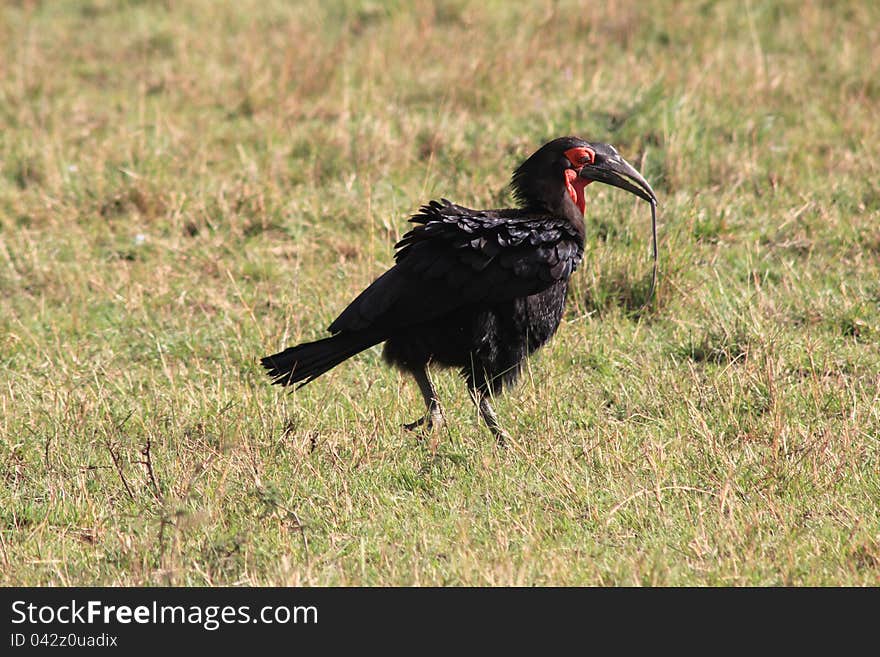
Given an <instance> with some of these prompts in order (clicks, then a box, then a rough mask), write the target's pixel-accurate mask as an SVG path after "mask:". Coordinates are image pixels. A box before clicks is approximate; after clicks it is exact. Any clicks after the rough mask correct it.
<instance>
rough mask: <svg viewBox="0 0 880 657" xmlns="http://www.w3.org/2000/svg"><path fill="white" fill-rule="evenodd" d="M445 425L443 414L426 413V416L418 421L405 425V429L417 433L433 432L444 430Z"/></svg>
mask: <svg viewBox="0 0 880 657" xmlns="http://www.w3.org/2000/svg"><path fill="white" fill-rule="evenodd" d="M445 425H446V418H444V417H443V413H441V412H439V411H438V412H434V413H425V415H423V416H422V417H420V418H419V419H418V420H416V421H414V422H408V423H407V424H404V425H403V428H404V429H406V430H407V431H417V430H419V429H426V430H427V431H433V430H434V429H442V428H443V427H444V426H445Z"/></svg>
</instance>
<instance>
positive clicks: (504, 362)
mask: <svg viewBox="0 0 880 657" xmlns="http://www.w3.org/2000/svg"><path fill="white" fill-rule="evenodd" d="M603 159H607V160H608V163H609V164H607V165H603V164H602V162H600V160H603ZM619 163H622V164H624V165H625V164H626V163H625V162H624V161H623V160H622V158H620V157H619V156H618V155H617V154H616V151H614V149H613V148H611V147H610V146H607V145H605V144H590V143H588V142H585V141H583V140H581V139H578V138H576V137H563V138H560V139H556V140H554V141H552V142H549V143H548V144H545V145H544V146H543V147H542V148H541V149H539V150H538V151H537V152H536V153H535V154H533V155H532V156H531V157H530V158H529V159H527V160H526V161H525V162H524V163H523V164H522V165H521V166H520V167H519V168H518V169H517V170H516V171H515V172H514V176H513V181H512V183H511V186H512V189H513V194H514V197H515V198H516V199H517V200H518V202H519V204H520V207H519V208H515V209H502V210H472V209H470V208H466V207H463V206H460V205H456V204H454V203H452V202H450V201H448V200H446V199H443V200H441V201H431V202H430V203H428V204H427V205H424V206H423V207H422V208H421V210H420V212H419V213H418V214H416V215H415V216H413V217H412V218H411V219H410V221H411V222H412V223H414V224H415V226H414V227H413V228H412V229H411V230H410V231H409V232H408V233H407V234H406V235H404V237H403V238H402V239H401V240H400V242H398V244H397V245H396V248H397V252H396V255H395V265H394V266H393V267H391V268H390V269H389V270H388V271H386V272H385V273H384V274H382V275H381V276H380V277H379V278H377V279H376V280H375V281H374V282H373V283H372V284H371V285H370V286H369V287H367V289H365V290H364V291H363V292H362V293H361V294H360V295H359V296H358V297H357V298H356V299H355V300H354V301H352V302H351V303H350V304H349V306H348V307H347V308H346V309H345V310H344V311H343V312H342V314H340V315H339V317H337V318H336V320H335V321H334V322H333V323H332V324H331V325H330V326H329V328H328V330H329V332H330V333H331V334H332V335H331V337H329V338H325V339H323V340H318V341H316V342H310V343H304V344H301V345H298V346H295V347H290V348H288V349H286V350H284V351H282V352H280V353H278V354H274V355H272V356H267V357H265V358H263V359H262V363H263V365H264V366H265V367H266V368H267V370H268V373H269V375H270V376H271V377H273V379H274V381H273V382H274V383H277V384H281V385H290V384H293V383H300V385H301V386H302V385H305V384H307V383H309V382H310V381H312V380H314V379H315V378H316V377H318V376H320V375H321V374H323V373H325V372H326V371H327V370H329V369H331V368H333V367H335V366H336V365H338V364H339V363H341V362H342V361H344V360H346V359H348V358H350V357H351V356H353V355H355V354H357V353H358V352H360V351H363V350H364V349H367V348H368V347H371V346H373V345H375V344H378V343H380V342H385V348H384V353H383V355H384V358H385V360H386V361H387V362H388V363H390V364H392V365H394V366H396V367H397V368H399V369H401V370H403V371H406V372H410V373H411V374H413V376H414V377H415V378H416V381H417V383H418V384H419V388H420V390H421V392H422V394H423V396H424V399H425V403H426V406H427V413H426V415H425V416H424V417H423V418H421V419H420V420H417V421H416V422H414V423H412V424H411V425H407V426H408V427H409V428H414V427H416V426H419V425H422V424H427V425H429V426H431V425H437V424H440V423H442V421H443V415H442V411H441V409H440V404H439V401H438V400H437V396H436V392H435V390H434V387H433V384H432V383H431V380H430V377H429V375H428V365H429V364H435V365H440V366H443V367H453V368H457V369H458V370H459V371H460V372H461V374H462V376H463V377H464V379H465V380H466V381H467V384H468V388H469V390H470V392H471V395H472V397H473V399H474V402H475V403H476V404H477V406H478V407H479V409H480V412H481V414H482V416H483V418H484V420H485V422H486V424H487V425H488V426H489V428H490V429H491V430H492V432H493V434H494V435H495V436H496V438H498V439H499V440H503V439H504V438H505V435H506V434H505V433H504V431H503V430H502V429H501V427H500V426H499V424H498V421H497V418H496V416H495V413H494V411H493V409H492V406H491V404H490V398H491V396H493V395H496V394H499V393H500V392H501V391H502V390H503V389H504V388H505V387H506V386H509V385H511V384H513V383H514V382H515V381H516V380H517V377H518V375H519V373H520V371H521V369H522V366H523V363H524V361H525V359H526V357H527V356H528V355H529V354H531V353H533V352H534V351H535V350H537V349H538V348H540V347H541V346H542V345H543V344H545V343H546V342H547V340H549V339H550V337H552V336H553V334H554V333H555V332H556V329H557V328H558V327H559V323H560V321H561V319H562V314H563V310H564V307H565V299H566V293H567V290H568V281H569V278H570V276H571V275H572V273H573V272H574V271H575V270H576V269H577V268H578V265H579V264H580V262H581V258H582V257H583V249H584V220H583V208H584V199H583V192H584V188H585V187H586V185H587V184H589V183H590V182H591V181H592V180H597V179H601V180H602V181H603V182H608V183H609V184H614V185H617V186H620V187H625V188H627V187H626V185H625V184H620V183H619V182H615V180H613V179H604V178H602V177H599V176H594V175H586V174H585V173H584V171H585V170H586V169H588V168H590V169H591V170H594V171H601V172H602V176H604V177H605V178H607V177H608V176H609V175H610V174H609V173H608V171H609V169H611V168H614V167H612V166H611V164H614V165H615V166H617V165H619ZM626 166H627V167H628V166H629V165H626ZM617 168H620V167H619V166H618V167H617ZM623 173H625V175H626V176H627V177H628V178H629V180H636V182H639V186H640V187H642V189H644V188H645V187H646V186H647V183H646V182H644V179H642V178H641V176H639V175H638V173H637V172H635V170H634V169H632V168H631V167H629V170H626V171H623ZM632 174H635V176H633V175H632ZM620 180H621V181H624V180H625V179H623V178H621V179H620ZM626 182H628V181H626ZM641 183H644V185H642V184H641ZM630 184H631V183H630ZM647 190H648V192H650V197H651V198H653V192H651V191H650V187H649V186H647ZM630 191H632V190H630ZM636 193H638V192H636ZM640 195H641V196H643V197H645V198H647V196H646V195H645V193H643V194H640Z"/></svg>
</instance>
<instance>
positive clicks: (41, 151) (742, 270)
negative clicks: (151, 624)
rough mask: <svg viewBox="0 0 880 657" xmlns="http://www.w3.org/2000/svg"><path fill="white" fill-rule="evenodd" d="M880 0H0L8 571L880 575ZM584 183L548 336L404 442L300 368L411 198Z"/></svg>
mask: <svg viewBox="0 0 880 657" xmlns="http://www.w3.org/2000/svg"><path fill="white" fill-rule="evenodd" d="M878 26H880V5H878V4H877V3H870V2H850V3H848V2H830V1H827V2H818V1H817V2H805V3H801V2H793V1H792V2H771V1H764V0H745V1H743V2H733V1H731V2H721V1H719V2H711V1H705V2H651V3H639V2H622V3H621V2H609V3H594V2H589V3H586V2H585V3H583V4H578V3H572V2H565V1H560V2H531V3H508V2H501V1H500V0H496V1H489V2H485V1H484V2H474V3H466V2H459V1H457V0H451V1H446V2H439V3H430V2H418V3H415V4H410V3H404V2H387V3H383V2H367V1H364V2H359V1H353V0H352V1H344V2H336V3H324V2H317V1H314V2H313V1H307V2H295V3H285V2H278V1H268V2H263V1H258V0H246V1H244V2H236V3H232V2H230V3H222V2H209V1H208V0H203V1H200V2H197V1H194V2H187V3H171V2H160V1H156V2H148V1H142V2H135V1H130V2H122V1H120V2H114V1H111V0H100V1H99V0H91V1H87V0H83V1H77V2H64V1H62V2H38V1H26V0H20V1H17V2H5V3H3V5H2V9H0V44H2V46H0V55H2V62H0V160H2V161H0V166H2V171H0V563H2V568H0V584H4V585H44V584H60V585H97V584H112V585H116V584H119V585H166V584H167V585H219V584H250V585H270V584H273V585H337V584H344V585H410V584H416V585H509V584H523V585H549V584H560V585H639V584H646V585H880V509H878V504H880V349H878V345H880V183H878V180H880V159H878V156H877V147H878V144H880V120H878V116H880V27H878ZM569 133H575V134H579V135H581V136H583V137H585V138H588V139H592V140H597V141H608V142H611V143H614V144H615V145H616V146H617V147H618V148H619V150H620V151H621V153H623V154H624V156H625V157H627V159H629V160H630V161H631V162H633V163H634V164H635V165H636V166H637V167H639V168H640V169H641V170H642V172H643V173H644V174H645V176H646V177H647V178H648V180H650V181H651V183H652V184H653V186H654V188H655V190H656V191H657V193H658V195H659V196H660V199H661V206H660V221H661V226H660V238H661V259H662V260H661V274H660V282H659V288H658V294H657V297H656V299H655V300H654V301H653V303H652V304H651V306H650V307H649V308H648V309H647V310H644V309H642V308H641V305H642V302H643V301H644V300H645V296H646V292H647V288H648V282H649V278H650V241H649V237H650V215H649V211H648V207H647V205H646V204H644V203H641V204H637V203H636V201H635V200H634V198H633V197H631V196H629V195H627V194H625V193H623V192H620V191H618V190H612V189H611V188H607V187H606V188H600V186H599V185H594V186H592V187H590V189H589V192H590V195H589V198H588V206H587V225H588V239H587V247H586V255H585V261H584V264H583V265H582V267H581V269H580V270H579V271H578V273H577V274H576V275H575V278H574V287H573V290H572V293H571V296H570V301H569V306H568V310H567V314H566V317H565V320H564V322H563V325H562V327H561V328H560V331H559V333H558V334H557V336H556V338H555V339H554V340H553V341H552V342H551V343H550V345H549V346H548V347H547V348H546V349H545V350H544V351H542V352H541V353H539V354H538V355H536V357H534V358H533V359H532V360H531V361H530V363H529V368H528V370H527V372H526V375H525V377H524V380H523V382H522V384H521V385H520V386H519V387H518V388H517V389H515V390H513V391H512V392H511V393H510V394H509V395H507V396H506V397H504V398H502V399H501V400H499V401H498V403H497V404H496V408H497V410H498V412H499V415H500V417H501V418H502V421H503V424H504V425H505V427H506V428H507V430H508V431H509V432H510V433H511V434H512V435H513V437H514V440H513V441H512V443H511V444H510V445H509V446H508V448H507V449H498V448H496V446H495V444H494V441H493V439H492V437H491V435H490V434H489V433H488V432H487V431H486V429H485V427H483V426H482V424H481V423H480V422H479V421H478V418H477V417H476V414H475V411H474V409H473V407H472V405H471V404H470V401H469V399H468V396H467V393H466V390H465V387H464V385H463V384H462V382H461V381H460V380H459V379H458V377H457V376H456V375H454V374H452V373H445V374H441V375H439V376H438V377H437V379H438V381H437V382H438V386H439V390H440V395H441V397H442V399H443V400H444V402H445V407H446V413H447V418H448V420H449V422H450V427H449V428H448V429H447V430H445V431H443V432H442V433H439V434H437V435H435V436H433V437H428V438H426V439H425V440H419V439H418V438H417V437H415V436H413V435H412V434H409V433H407V432H404V431H402V430H401V428H400V425H401V424H402V423H404V422H406V421H409V420H412V419H414V417H415V416H416V415H418V414H420V412H421V411H422V406H421V401H420V396H419V394H418V391H417V389H416V388H415V385H413V383H412V382H411V381H409V380H407V379H404V378H403V377H402V376H400V375H398V374H397V373H396V372H394V371H391V370H389V369H388V368H386V367H384V366H383V365H382V364H381V361H380V356H379V350H378V348H375V349H373V350H370V351H369V352H366V353H365V354H362V355H361V356H359V357H358V358H356V359H353V360H352V361H349V362H348V363H346V364H344V365H342V366H340V367H339V368H338V369H336V370H334V371H333V372H332V373H330V374H329V375H327V376H326V377H324V378H322V379H321V380H320V381H318V382H316V383H314V384H312V385H311V386H309V387H308V388H305V389H303V390H301V391H298V392H297V393H295V394H292V395H287V394H285V393H284V392H283V391H281V390H279V389H278V388H277V387H272V386H270V385H269V382H268V379H267V378H266V377H265V376H264V375H263V373H262V371H261V369H260V367H259V366H258V362H257V359H258V358H259V357H260V356H263V355H266V354H268V353H272V352H274V351H277V350H278V349H279V348H281V347H284V346H287V345H290V344H293V343H295V342H297V341H300V340H305V339H313V338H317V337H319V336H321V335H322V332H323V330H324V327H326V326H327V325H328V324H329V323H330V321H331V320H332V319H333V318H334V317H335V316H336V313H337V312H338V311H340V310H341V309H342V308H343V307H344V305H345V304H346V302H347V301H349V300H350V299H351V298H352V297H353V295H354V294H356V293H357V292H358V291H359V290H360V289H362V288H363V287H364V286H365V285H366V284H367V283H369V282H370V281H371V280H372V279H373V277H375V276H377V275H378V274H379V273H381V272H382V271H383V270H384V269H385V268H386V267H387V266H388V265H389V264H390V263H391V262H392V253H393V248H392V245H393V243H394V242H395V240H396V239H397V238H398V237H400V236H401V235H402V233H403V232H404V231H405V230H406V229H407V226H408V224H407V223H406V219H407V217H408V215H409V214H410V213H412V212H413V211H414V210H416V209H417V207H418V206H419V205H420V204H421V203H423V202H424V201H426V200H428V199H430V198H435V197H441V196H444V197H448V198H450V199H453V200H455V201H457V202H459V203H462V204H464V205H469V206H472V207H484V206H495V207H497V206H499V205H504V204H507V203H509V201H510V199H509V196H508V191H507V188H506V184H507V182H508V179H509V175H510V171H511V170H512V168H513V167H514V166H515V165H516V164H517V163H518V162H519V161H520V160H521V159H523V158H524V157H525V156H527V155H528V154H529V153H531V152H532V151H533V150H534V149H536V148H537V147H538V146H539V145H541V144H542V143H543V142H544V141H546V140H547V139H549V138H552V137H556V136H560V135H564V134H569Z"/></svg>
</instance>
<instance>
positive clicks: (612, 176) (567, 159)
mask: <svg viewBox="0 0 880 657" xmlns="http://www.w3.org/2000/svg"><path fill="white" fill-rule="evenodd" d="M593 181H598V182H603V183H605V184H607V185H613V186H614V187H620V188H621V189H625V190H626V191H628V192H631V193H633V194H635V195H636V196H638V197H640V198H643V199H645V200H646V201H648V202H655V201H656V200H657V196H656V195H655V194H654V190H653V189H651V186H650V185H649V184H648V181H647V180H645V179H644V178H643V177H642V175H641V174H640V173H639V172H638V171H636V169H635V167H633V166H632V165H631V164H629V163H628V162H627V161H626V160H624V159H623V158H622V157H621V156H620V154H619V153H618V152H617V150H615V148H614V147H613V146H611V145H610V144H601V143H591V142H588V141H584V140H583V139H580V138H579V137H560V138H559V139H554V140H553V141H550V142H547V143H546V144H544V145H543V146H541V148H539V149H538V150H537V151H535V152H534V153H533V154H532V155H531V157H529V158H528V159H527V160H526V161H525V162H523V163H522V164H521V165H520V166H519V167H518V168H517V169H516V171H514V172H513V180H512V181H511V187H512V189H513V195H514V197H515V198H516V199H517V201H519V203H520V205H521V206H523V207H526V208H542V209H546V210H549V211H551V212H560V211H562V212H565V210H566V209H568V210H571V209H572V208H571V206H569V205H568V202H569V201H570V202H571V203H572V204H573V205H574V206H575V207H577V209H578V210H580V215H581V216H583V214H584V209H585V207H586V201H585V199H584V188H585V187H586V186H587V185H589V184H590V183H591V182H593ZM566 214H567V213H566Z"/></svg>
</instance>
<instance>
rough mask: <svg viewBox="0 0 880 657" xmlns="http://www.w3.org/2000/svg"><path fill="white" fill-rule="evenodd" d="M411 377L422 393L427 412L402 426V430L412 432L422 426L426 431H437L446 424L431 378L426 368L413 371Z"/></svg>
mask: <svg viewBox="0 0 880 657" xmlns="http://www.w3.org/2000/svg"><path fill="white" fill-rule="evenodd" d="M413 376H414V377H415V378H416V383H418V384H419V390H421V391H422V397H423V398H424V400H425V406H426V407H427V411H426V412H425V414H424V415H423V416H422V417H420V418H419V419H418V420H416V421H415V422H410V423H409V424H404V425H403V428H404V429H408V430H409V431H414V430H416V429H418V428H419V427H421V426H422V425H426V427H427V428H428V429H434V428H438V429H439V428H440V427H442V426H443V425H444V424H446V418H444V417H443V409H442V408H440V400H439V399H437V391H436V390H435V389H434V383H433V382H432V381H431V376H430V375H429V374H428V368H427V367H422V368H420V369H417V370H415V371H414V372H413Z"/></svg>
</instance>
